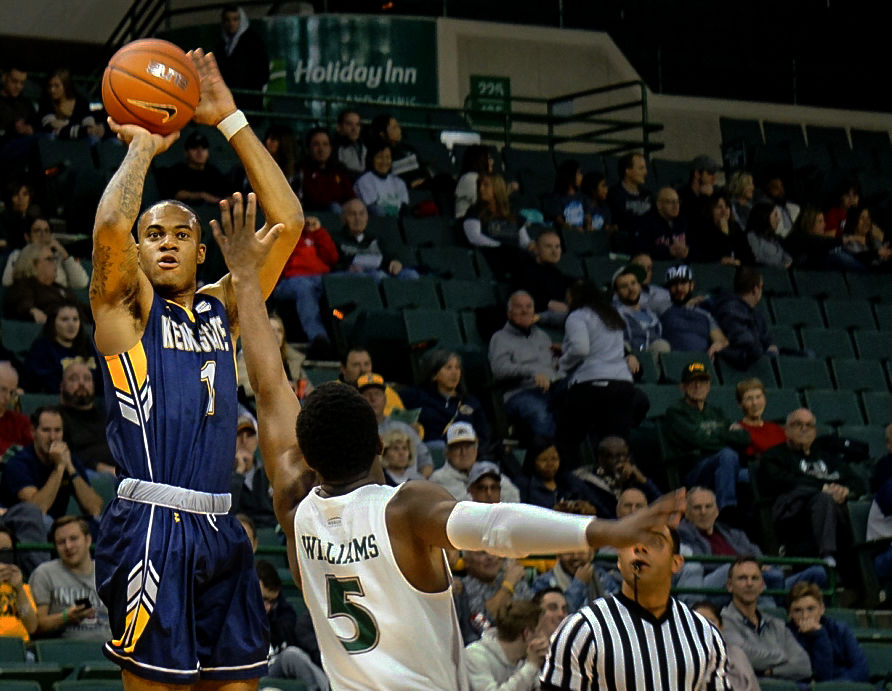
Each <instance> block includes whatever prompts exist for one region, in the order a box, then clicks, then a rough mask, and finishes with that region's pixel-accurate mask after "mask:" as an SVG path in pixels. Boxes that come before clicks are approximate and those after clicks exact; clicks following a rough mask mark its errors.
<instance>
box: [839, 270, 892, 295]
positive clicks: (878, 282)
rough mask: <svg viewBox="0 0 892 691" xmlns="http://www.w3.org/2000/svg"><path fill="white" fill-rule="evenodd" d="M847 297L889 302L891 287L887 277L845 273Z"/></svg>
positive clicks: (891, 292) (891, 293)
mask: <svg viewBox="0 0 892 691" xmlns="http://www.w3.org/2000/svg"><path fill="white" fill-rule="evenodd" d="M846 283H848V284H849V295H851V296H852V297H853V298H858V299H866V300H878V301H884V302H889V301H890V300H892V285H890V282H889V277H888V276H880V275H877V274H865V273H847V274H846Z"/></svg>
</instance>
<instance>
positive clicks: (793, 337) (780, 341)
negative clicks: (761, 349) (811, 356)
mask: <svg viewBox="0 0 892 691" xmlns="http://www.w3.org/2000/svg"><path fill="white" fill-rule="evenodd" d="M759 304H760V305H761V304H762V303H761V302H760V303H759ZM768 332H769V333H770V334H771V338H772V340H773V341H774V344H775V345H776V346H777V347H778V348H780V349H781V350H801V349H802V344H801V343H800V342H799V336H798V335H797V334H796V329H794V328H793V327H792V326H786V325H784V324H776V325H775V326H771V327H769V328H768Z"/></svg>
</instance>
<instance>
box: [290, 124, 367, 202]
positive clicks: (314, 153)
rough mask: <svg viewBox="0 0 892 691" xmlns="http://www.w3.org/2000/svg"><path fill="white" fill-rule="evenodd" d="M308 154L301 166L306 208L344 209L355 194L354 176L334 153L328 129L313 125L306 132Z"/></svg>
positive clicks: (302, 190)
mask: <svg viewBox="0 0 892 691" xmlns="http://www.w3.org/2000/svg"><path fill="white" fill-rule="evenodd" d="M307 151H308V152H309V155H308V157H307V158H306V159H305V160H304V162H303V164H302V165H301V167H300V191H299V192H298V196H299V197H300V201H301V204H303V207H304V209H308V210H310V211H331V212H333V213H338V214H339V213H341V205H342V204H343V203H344V202H347V201H349V200H351V199H353V197H354V196H355V195H354V194H353V180H352V179H351V177H350V172H349V171H348V170H347V168H346V167H344V165H343V164H342V163H341V162H340V161H338V159H337V158H336V157H335V156H332V148H331V137H330V136H329V134H328V130H326V129H324V128H322V127H314V128H313V129H311V130H310V131H309V132H308V133H307Z"/></svg>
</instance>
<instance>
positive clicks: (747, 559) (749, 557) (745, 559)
mask: <svg viewBox="0 0 892 691" xmlns="http://www.w3.org/2000/svg"><path fill="white" fill-rule="evenodd" d="M741 564H755V565H756V566H758V567H759V570H760V571H761V570H762V562H761V561H759V559H758V558H757V557H756V555H754V554H742V555H740V556H739V557H737V559H735V560H734V561H732V562H731V566H729V567H728V580H729V581H730V580H731V577H732V576H733V575H734V569H736V568H737V567H738V566H740V565H741Z"/></svg>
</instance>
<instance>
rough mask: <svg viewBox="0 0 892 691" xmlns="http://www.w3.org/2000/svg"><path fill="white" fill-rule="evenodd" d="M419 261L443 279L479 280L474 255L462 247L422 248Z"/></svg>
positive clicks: (419, 251)
mask: <svg viewBox="0 0 892 691" xmlns="http://www.w3.org/2000/svg"><path fill="white" fill-rule="evenodd" d="M418 261H419V262H420V264H421V266H422V267H424V268H427V269H429V270H430V271H431V272H432V273H434V274H437V275H439V276H442V277H443V278H461V279H465V280H468V281H474V280H476V279H477V278H478V276H477V268H476V267H475V266H474V253H473V252H472V251H471V250H468V249H464V248H462V247H421V248H419V250H418Z"/></svg>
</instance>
